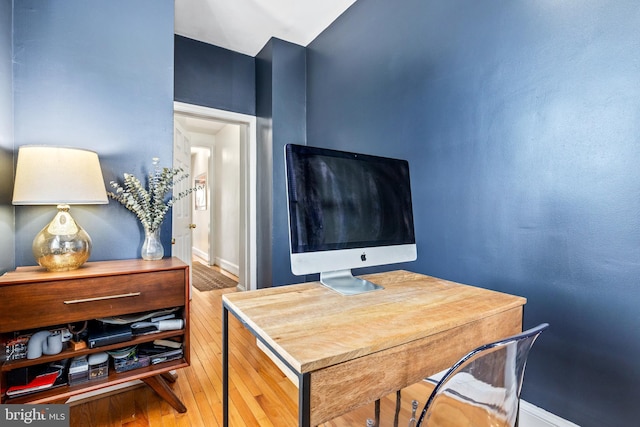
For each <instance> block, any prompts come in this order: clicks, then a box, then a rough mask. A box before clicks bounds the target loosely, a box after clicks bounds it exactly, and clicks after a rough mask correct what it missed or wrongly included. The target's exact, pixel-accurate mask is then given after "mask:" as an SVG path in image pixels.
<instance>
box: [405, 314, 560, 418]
mask: <svg viewBox="0 0 640 427" xmlns="http://www.w3.org/2000/svg"><path fill="white" fill-rule="evenodd" d="M548 327H549V324H547V323H543V324H540V325H538V326H536V327H535V328H532V329H529V330H528V331H525V332H522V333H521V334H518V335H514V336H512V337H509V338H506V339H504V340H500V341H497V342H494V343H491V344H486V345H483V346H481V347H478V348H477V349H475V350H473V351H471V352H470V353H469V354H467V355H466V356H464V357H463V358H462V359H460V360H459V361H458V362H457V363H456V364H455V365H453V367H451V368H450V369H449V370H448V371H447V372H446V373H445V374H444V376H443V377H442V379H441V380H440V381H439V382H438V383H437V385H436V387H435V388H434V389H433V392H432V393H431V395H430V396H429V399H428V400H427V402H426V404H425V406H424V409H423V410H422V413H421V414H420V418H419V419H418V423H417V425H418V426H421V427H445V426H447V427H450V426H455V427H481V426H487V427H488V426H491V427H514V426H515V425H516V423H517V418H518V409H519V403H520V391H521V390H522V381H523V378H524V370H525V367H526V364H527V357H528V356H529V351H530V350H531V347H532V346H533V344H534V342H535V341H536V339H537V338H538V336H539V335H540V334H541V333H542V331H544V330H545V329H547V328H548Z"/></svg>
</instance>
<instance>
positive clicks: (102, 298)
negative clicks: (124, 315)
mask: <svg viewBox="0 0 640 427" xmlns="http://www.w3.org/2000/svg"><path fill="white" fill-rule="evenodd" d="M137 296H140V292H131V293H128V294H120V295H107V296H104V297H94V298H85V299H73V300H70V301H65V302H64V303H65V304H78V303H81V302H91V301H102V300H105V299H116V298H127V297H137Z"/></svg>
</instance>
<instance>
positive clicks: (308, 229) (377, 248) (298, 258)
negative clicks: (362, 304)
mask: <svg viewBox="0 0 640 427" xmlns="http://www.w3.org/2000/svg"><path fill="white" fill-rule="evenodd" d="M285 165H286V174H287V180H286V182H287V195H288V197H287V201H288V213H289V240H290V255H291V269H292V272H293V273H294V274H296V275H304V274H313V273H320V281H321V283H323V284H324V285H326V286H329V287H331V288H332V289H334V290H337V291H338V292H341V293H343V294H356V293H360V292H366V291H368V290H375V289H378V287H376V286H375V285H372V284H370V283H368V282H367V283H363V282H364V281H362V280H361V279H357V278H353V276H352V274H351V269H353V268H358V267H369V266H377V265H385V264H391V263H398V262H406V261H413V260H415V259H416V256H417V251H416V242H415V233H414V227H413V208H412V203H411V185H410V179H409V163H408V162H407V161H406V160H400V159H392V158H387V157H379V156H373V155H367V154H361V153H351V152H346V151H338V150H330V149H325V148H320V147H311V146H305V145H295V144H289V145H287V146H286V147H285Z"/></svg>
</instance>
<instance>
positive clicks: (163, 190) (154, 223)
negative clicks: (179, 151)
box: [107, 157, 201, 232]
mask: <svg viewBox="0 0 640 427" xmlns="http://www.w3.org/2000/svg"><path fill="white" fill-rule="evenodd" d="M153 166H154V168H153V171H152V172H150V173H149V175H148V177H147V178H148V180H147V181H148V185H149V188H148V189H145V187H144V185H142V182H140V180H139V179H138V178H136V177H135V176H133V175H131V174H129V173H126V172H125V174H124V181H123V184H122V185H120V184H119V183H117V182H115V181H111V183H110V184H111V187H113V188H114V189H115V192H109V193H107V194H108V196H109V197H111V198H112V199H114V200H116V201H118V202H120V203H121V204H122V205H123V206H124V207H125V208H127V209H128V210H130V211H131V212H133V213H134V214H135V215H136V216H137V217H138V219H139V220H140V223H141V224H142V226H143V227H144V229H145V230H146V231H149V232H154V231H156V230H158V228H160V225H161V224H162V222H163V221H164V218H165V216H166V214H167V212H168V211H169V209H170V208H171V206H173V204H174V203H175V202H176V201H178V200H180V199H182V198H183V197H186V196H188V195H189V194H191V193H192V192H194V191H195V190H198V189H200V188H201V187H197V186H196V187H193V188H189V189H187V190H185V191H182V192H180V193H179V194H177V195H174V196H170V197H167V193H169V192H170V191H171V190H172V189H173V187H174V186H175V185H176V184H177V183H179V182H180V181H182V180H184V179H186V178H188V177H189V174H187V173H184V170H183V169H181V168H178V169H173V168H165V167H160V166H159V159H158V158H157V157H154V158H153Z"/></svg>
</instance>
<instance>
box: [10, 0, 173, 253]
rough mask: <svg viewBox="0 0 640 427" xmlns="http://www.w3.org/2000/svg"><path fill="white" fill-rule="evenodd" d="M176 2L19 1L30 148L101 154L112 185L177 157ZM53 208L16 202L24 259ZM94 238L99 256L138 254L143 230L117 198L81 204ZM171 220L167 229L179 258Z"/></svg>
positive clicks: (18, 98) (19, 135)
mask: <svg viewBox="0 0 640 427" xmlns="http://www.w3.org/2000/svg"><path fill="white" fill-rule="evenodd" d="M173 16H174V3H173V1H172V0H161V1H157V0H137V1H135V2H129V1H126V0H117V1H110V2H102V1H84V0H73V1H64V2H47V1H38V0H24V1H19V2H15V4H14V14H13V18H14V40H13V44H14V46H13V49H14V55H15V62H14V69H13V72H14V109H15V119H14V136H15V149H16V151H17V148H18V147H19V146H21V145H24V144H47V145H66V146H73V147H82V148H88V149H93V150H95V151H97V153H98V156H99V157H100V161H101V166H102V172H103V175H104V177H105V184H108V182H109V181H111V180H113V179H120V180H121V179H122V174H123V173H124V172H130V173H133V174H135V175H137V176H139V177H141V178H142V177H143V176H145V175H146V173H147V171H148V169H149V168H150V167H151V159H152V158H153V157H159V158H160V160H161V164H162V165H163V166H171V164H172V159H173ZM54 214H55V208H52V207H25V206H22V207H16V264H17V265H33V264H34V262H35V261H34V260H33V256H32V254H31V242H32V240H33V237H34V236H35V235H36V233H37V232H38V231H40V229H41V228H42V227H43V226H44V225H45V224H46V223H47V222H48V221H50V220H51V218H52V217H53V215H54ZM72 214H73V216H74V218H75V219H76V220H77V221H78V223H79V224H80V225H81V226H83V227H84V228H85V229H86V230H87V232H88V233H89V234H90V235H91V238H92V240H93V253H92V255H91V258H90V260H105V259H124V258H139V256H140V246H141V245H142V240H143V237H144V236H143V232H142V228H141V227H140V225H139V223H138V221H137V219H136V218H135V216H134V215H133V214H132V213H130V212H129V211H127V210H126V209H125V208H124V207H123V206H121V205H120V204H118V203H117V202H115V201H110V203H109V205H98V206H78V207H74V208H72ZM170 239H171V219H170V218H168V219H167V220H166V221H165V222H164V224H163V227H162V240H163V243H164V246H165V254H170V253H171V252H170V251H171V247H170V244H169V243H170Z"/></svg>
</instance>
